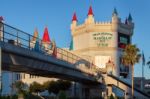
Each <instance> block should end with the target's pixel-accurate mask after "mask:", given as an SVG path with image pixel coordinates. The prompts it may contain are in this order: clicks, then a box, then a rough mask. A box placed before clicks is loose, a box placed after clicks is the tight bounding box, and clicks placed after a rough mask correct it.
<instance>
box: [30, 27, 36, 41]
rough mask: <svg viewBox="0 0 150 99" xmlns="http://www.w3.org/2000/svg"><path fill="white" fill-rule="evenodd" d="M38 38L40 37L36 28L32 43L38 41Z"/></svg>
mask: <svg viewBox="0 0 150 99" xmlns="http://www.w3.org/2000/svg"><path fill="white" fill-rule="evenodd" d="M37 37H38V30H37V28H36V29H35V31H34V34H33V37H32V39H31V41H36V39H37Z"/></svg>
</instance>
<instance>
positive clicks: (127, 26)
mask: <svg viewBox="0 0 150 99" xmlns="http://www.w3.org/2000/svg"><path fill="white" fill-rule="evenodd" d="M89 11H90V10H89ZM130 18H131V15H130ZM130 18H128V19H127V20H126V22H125V23H123V22H121V19H120V18H119V16H118V13H117V11H116V9H114V12H113V14H112V19H111V21H108V22H97V21H95V19H94V15H93V13H92V14H88V16H87V18H86V19H85V22H84V23H83V24H80V25H78V23H77V20H74V19H73V20H72V23H71V34H72V38H73V48H74V49H73V53H75V54H77V55H80V56H82V57H84V58H86V59H89V58H90V61H91V62H93V63H94V64H95V65H97V66H98V67H99V68H102V69H104V68H105V69H106V63H107V62H108V61H109V60H110V61H112V62H113V64H114V65H113V66H114V67H113V70H112V73H113V74H114V75H115V76H117V77H119V76H120V69H121V68H124V66H122V67H121V64H120V58H121V55H122V53H123V49H124V46H125V45H126V44H129V43H131V37H132V34H133V29H134V23H133V22H132V18H131V20H130ZM76 19H77V18H76ZM120 43H121V44H122V45H121V44H120ZM121 72H122V71H121Z"/></svg>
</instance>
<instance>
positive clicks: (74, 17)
mask: <svg viewBox="0 0 150 99" xmlns="http://www.w3.org/2000/svg"><path fill="white" fill-rule="evenodd" d="M72 21H77V16H76V13H75V12H74V14H73V17H72Z"/></svg>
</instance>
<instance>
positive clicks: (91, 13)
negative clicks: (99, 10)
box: [88, 6, 93, 15]
mask: <svg viewBox="0 0 150 99" xmlns="http://www.w3.org/2000/svg"><path fill="white" fill-rule="evenodd" d="M88 15H93V10H92V6H90V8H89V12H88Z"/></svg>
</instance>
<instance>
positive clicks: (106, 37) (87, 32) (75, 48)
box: [0, 6, 147, 99]
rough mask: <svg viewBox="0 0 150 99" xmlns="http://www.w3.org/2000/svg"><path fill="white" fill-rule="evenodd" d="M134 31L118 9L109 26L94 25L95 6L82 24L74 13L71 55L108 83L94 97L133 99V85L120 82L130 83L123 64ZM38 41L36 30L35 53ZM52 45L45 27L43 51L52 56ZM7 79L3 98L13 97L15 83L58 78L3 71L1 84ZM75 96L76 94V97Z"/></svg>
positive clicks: (102, 23) (129, 21)
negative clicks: (87, 62) (88, 65)
mask: <svg viewBox="0 0 150 99" xmlns="http://www.w3.org/2000/svg"><path fill="white" fill-rule="evenodd" d="M133 29H134V23H133V21H132V17H131V14H129V16H128V17H127V18H126V19H125V21H121V18H120V17H119V15H118V12H117V10H116V9H114V10H113V13H112V17H111V20H110V21H107V22H97V21H95V19H94V13H93V10H92V6H90V8H89V11H88V15H87V18H86V19H85V21H84V23H83V24H78V20H77V15H76V13H74V15H73V18H72V23H71V34H72V43H71V46H70V47H71V48H70V52H72V53H74V54H76V55H78V56H80V57H82V58H84V59H86V60H88V61H89V62H91V63H92V64H94V66H95V67H96V68H98V69H100V70H103V71H104V72H105V73H104V74H102V75H103V78H104V82H105V83H104V85H105V90H101V89H100V88H99V87H98V88H97V89H98V90H100V91H101V92H100V91H94V92H93V93H95V94H97V95H100V94H101V96H104V95H102V94H103V93H104V94H106V95H105V97H107V96H110V94H112V93H115V94H116V96H121V97H125V99H127V96H129V97H131V94H130V91H131V85H130V84H129V83H125V82H124V81H121V80H122V79H123V80H126V81H131V68H130V66H124V65H123V64H122V62H121V61H122V55H123V51H124V48H125V47H126V45H127V44H131V43H132V35H133ZM2 36H3V35H0V38H1V39H2ZM38 38H39V37H38V31H37V29H35V32H34V35H33V38H32V39H31V41H30V47H31V48H33V49H34V50H36V51H38V50H39V48H38V47H39V45H36V44H37V41H38ZM52 43H54V42H52V41H51V39H50V37H49V33H48V28H47V27H46V28H45V30H44V34H43V38H42V40H41V42H40V44H41V45H42V46H41V48H40V50H43V49H44V51H46V52H47V53H50V54H52V53H53V52H52V50H48V49H49V48H50V47H51V44H52ZM54 45H55V44H54ZM92 66H93V65H92ZM108 74H111V75H113V76H114V78H112V77H110V76H108ZM115 77H116V78H115ZM6 78H8V80H9V83H7V84H4V85H3V84H2V87H3V88H4V89H3V90H2V94H4V95H6V94H13V88H11V87H10V85H12V83H14V82H15V81H16V80H22V81H23V82H24V83H27V84H28V85H30V84H31V83H32V82H34V81H37V82H39V83H43V82H45V81H48V80H52V79H53V80H55V78H45V77H39V76H35V75H30V74H24V73H12V72H8V71H3V72H2V81H3V82H2V83H5V82H7V81H8V80H7V79H6ZM120 78H121V80H120ZM73 83H74V85H73V88H72V89H71V91H72V93H73V91H74V90H75V89H74V86H76V84H75V82H73ZM77 87H78V90H77V92H78V93H79V95H78V96H81V95H82V92H83V91H82V89H81V87H82V84H77ZM87 88H88V86H87ZM89 89H90V88H89ZM73 95H75V94H74V93H73ZM135 95H137V96H138V97H143V96H144V95H143V93H142V92H140V91H136V92H135ZM143 99H147V98H143Z"/></svg>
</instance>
